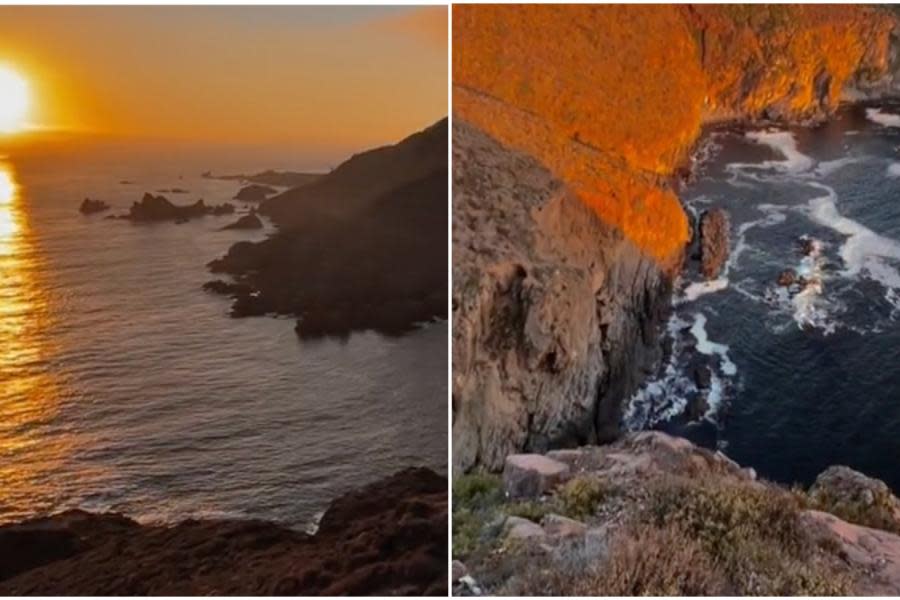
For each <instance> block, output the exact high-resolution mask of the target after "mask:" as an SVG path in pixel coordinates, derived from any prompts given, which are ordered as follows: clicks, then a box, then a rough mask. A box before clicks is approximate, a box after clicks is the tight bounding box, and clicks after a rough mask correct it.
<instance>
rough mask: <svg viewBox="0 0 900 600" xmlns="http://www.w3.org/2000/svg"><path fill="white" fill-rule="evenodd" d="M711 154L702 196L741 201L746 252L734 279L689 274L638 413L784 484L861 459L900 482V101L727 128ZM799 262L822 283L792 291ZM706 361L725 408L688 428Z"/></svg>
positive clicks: (730, 203) (724, 203)
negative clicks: (687, 410) (810, 123)
mask: <svg viewBox="0 0 900 600" xmlns="http://www.w3.org/2000/svg"><path fill="white" fill-rule="evenodd" d="M703 150H704V154H705V160H704V161H703V162H702V163H701V166H700V176H699V180H698V181H697V183H696V184H695V185H693V186H692V187H691V188H690V189H689V190H688V192H687V194H686V201H687V206H688V208H689V210H691V211H692V212H694V214H699V213H700V212H702V211H703V210H706V209H708V208H711V207H722V208H725V209H726V210H727V211H728V212H729V214H730V217H731V256H730V259H729V262H728V264H727V267H726V270H725V273H724V274H723V275H722V276H721V277H720V278H719V279H718V280H715V281H712V282H701V281H700V279H699V277H698V275H697V274H696V267H694V269H693V271H692V272H690V273H687V274H686V275H685V276H684V278H683V280H682V281H681V282H680V284H679V286H678V290H677V292H676V297H675V314H674V316H673V318H672V320H671V322H670V323H669V332H670V336H671V338H672V340H673V342H674V352H673V355H672V359H671V361H670V362H669V363H668V364H667V365H665V369H664V372H663V373H662V374H661V375H660V376H659V377H658V378H657V379H655V380H654V381H651V382H650V383H649V384H648V385H647V386H645V388H644V389H643V390H641V392H639V393H638V394H637V395H636V397H635V398H634V399H633V401H632V403H631V407H630V411H629V412H628V415H627V417H626V423H627V425H629V426H630V427H632V428H635V429H638V428H644V427H661V428H664V429H671V430H674V431H676V432H678V433H682V434H684V435H687V436H688V437H691V438H693V439H695V440H696V441H700V442H701V443H704V444H707V445H710V446H713V447H718V448H721V449H723V450H724V451H725V452H726V453H727V454H728V455H729V456H731V457H732V458H734V459H735V460H737V461H738V462H739V463H741V464H743V465H749V466H752V467H755V468H756V469H757V471H759V472H760V474H761V475H763V476H765V477H768V478H770V479H775V480H778V481H782V482H788V483H792V482H800V483H803V484H808V483H810V482H811V481H812V480H813V479H815V477H816V475H817V474H818V473H819V472H821V471H822V470H823V469H824V468H826V467H827V466H829V465H832V464H845V465H849V466H851V467H853V468H856V469H858V470H861V471H863V472H865V473H867V474H869V475H872V476H875V477H878V478H881V479H883V480H884V481H886V482H887V483H888V484H889V485H890V486H892V487H893V489H894V490H895V491H900V462H898V461H900V106H882V107H869V108H865V107H860V106H857V107H851V108H846V109H844V110H843V111H842V112H841V113H840V115H839V118H837V119H836V120H835V121H833V122H831V123H829V124H827V125H825V126H822V127H816V128H797V129H791V130H789V131H786V130H771V129H770V130H760V131H751V132H738V131H731V132H729V131H719V132H715V133H713V134H712V135H710V136H709V137H708V138H707V144H706V145H705V147H704V148H703ZM803 240H806V242H805V243H806V245H807V246H808V248H807V251H804V249H803V244H804V242H803ZM810 249H811V250H812V251H811V252H809V251H808V250H810ZM785 269H793V270H794V272H795V273H796V274H797V275H798V276H800V277H803V278H804V279H805V280H806V282H808V283H807V284H806V285H802V286H796V287H794V288H793V289H788V288H784V287H780V286H779V285H778V284H777V283H776V280H777V279H778V276H779V274H780V273H781V272H782V271H783V270H785ZM698 359H699V362H700V363H703V362H705V363H706V364H708V365H710V366H711V367H712V381H711V387H710V390H709V391H708V392H704V394H705V395H706V396H707V400H708V404H709V409H708V410H707V411H706V414H705V417H704V418H703V419H701V420H700V422H695V423H692V424H688V425H686V424H685V423H684V422H683V419H680V418H679V417H678V416H677V415H678V413H680V412H681V411H682V410H683V408H684V407H685V405H686V404H687V402H688V400H689V399H690V398H691V397H693V396H695V395H696V394H698V393H699V392H698V389H697V385H696V381H695V377H694V376H693V373H694V370H695V369H696V365H697V364H698Z"/></svg>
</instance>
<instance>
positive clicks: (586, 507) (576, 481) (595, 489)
mask: <svg viewBox="0 0 900 600" xmlns="http://www.w3.org/2000/svg"><path fill="white" fill-rule="evenodd" d="M607 495H608V490H607V489H606V488H605V486H604V484H603V482H602V481H601V480H600V479H598V478H596V477H588V476H580V477H575V478H573V479H570V480H569V481H567V482H566V483H565V484H564V485H563V486H561V487H560V488H559V489H558V490H557V491H556V497H555V500H556V502H557V503H558V504H559V507H560V510H561V512H562V513H563V514H564V515H566V516H568V517H571V518H573V519H584V518H586V517H589V516H590V515H592V514H594V512H595V511H596V510H597V506H598V505H599V504H600V503H601V502H602V501H603V500H604V499H605V498H606V496H607Z"/></svg>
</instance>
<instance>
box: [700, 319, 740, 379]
mask: <svg viewBox="0 0 900 600" xmlns="http://www.w3.org/2000/svg"><path fill="white" fill-rule="evenodd" d="M691 335H693V336H694V339H696V340H697V352H699V353H700V354H705V355H707V356H713V355H718V357H719V359H720V360H721V361H722V373H724V374H725V375H728V376H734V375H737V366H736V365H735V364H734V363H733V362H731V359H730V358H728V350H729V348H728V346H726V345H725V344H717V343H716V342H713V341H711V340H710V339H709V336H708V335H707V333H706V315H704V314H703V313H696V314H695V315H694V324H693V325H691Z"/></svg>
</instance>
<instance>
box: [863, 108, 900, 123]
mask: <svg viewBox="0 0 900 600" xmlns="http://www.w3.org/2000/svg"><path fill="white" fill-rule="evenodd" d="M866 118H867V119H869V120H870V121H872V122H874V123H878V124H879V125H883V126H884V127H900V115H894V114H891V113H886V112H884V111H883V110H881V109H880V108H867V109H866Z"/></svg>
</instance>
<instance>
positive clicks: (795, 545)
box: [648, 480, 849, 595]
mask: <svg viewBox="0 0 900 600" xmlns="http://www.w3.org/2000/svg"><path fill="white" fill-rule="evenodd" d="M800 509H801V506H800V502H799V500H798V499H797V498H796V496H794V495H791V494H787V493H783V492H781V491H778V490H774V489H770V488H768V487H764V486H755V485H736V484H734V483H723V482H720V481H715V480H710V481H701V482H692V483H675V484H669V485H660V486H658V487H656V488H655V489H654V490H653V492H652V494H651V496H650V498H649V502H648V516H649V521H650V524H651V525H654V526H656V527H666V526H669V525H672V524H674V525H675V526H677V527H679V528H680V529H682V530H683V531H684V532H685V534H686V535H687V537H688V538H689V539H690V540H693V541H695V542H696V543H698V544H700V546H701V547H702V548H703V549H704V551H705V552H706V553H707V554H708V556H709V558H710V560H712V561H713V562H714V563H715V564H716V565H717V566H718V567H719V568H720V569H721V570H722V572H723V573H724V575H725V577H726V578H727V580H728V581H729V585H730V586H731V588H732V590H733V592H734V593H737V594H764V595H831V594H844V593H846V591H847V588H848V585H849V582H848V581H847V580H846V579H845V578H842V577H841V576H839V575H837V574H835V573H833V572H831V571H830V569H828V568H827V567H826V565H825V564H824V561H823V560H822V557H821V556H820V550H821V548H820V546H819V544H817V541H816V540H815V539H814V538H813V537H812V535H811V534H810V533H809V532H808V530H807V528H806V527H805V526H804V525H803V522H802V520H801V518H800Z"/></svg>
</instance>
